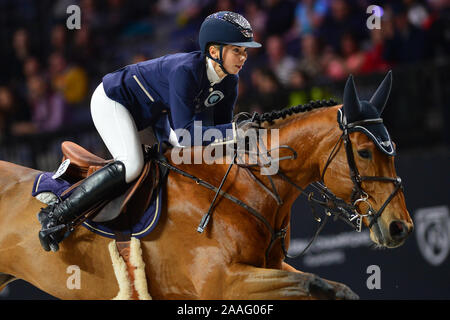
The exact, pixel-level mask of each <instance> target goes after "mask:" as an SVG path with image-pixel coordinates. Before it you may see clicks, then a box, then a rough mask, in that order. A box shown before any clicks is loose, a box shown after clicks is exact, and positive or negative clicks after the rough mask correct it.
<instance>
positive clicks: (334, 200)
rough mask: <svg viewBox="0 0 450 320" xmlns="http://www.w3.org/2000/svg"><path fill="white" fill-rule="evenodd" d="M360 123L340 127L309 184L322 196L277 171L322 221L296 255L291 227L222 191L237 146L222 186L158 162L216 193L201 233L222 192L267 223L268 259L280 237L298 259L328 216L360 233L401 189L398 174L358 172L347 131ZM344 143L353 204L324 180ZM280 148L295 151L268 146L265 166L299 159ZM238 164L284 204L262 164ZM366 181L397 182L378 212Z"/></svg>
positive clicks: (200, 228)
mask: <svg viewBox="0 0 450 320" xmlns="http://www.w3.org/2000/svg"><path fill="white" fill-rule="evenodd" d="M255 115H256V113H255V114H254V115H253V117H252V122H253V121H254V119H255ZM380 120H381V119H368V120H363V121H364V122H365V123H379V121H380ZM359 122H360V121H358V123H357V122H354V123H350V124H345V125H343V128H341V129H342V130H343V132H342V134H341V136H340V137H339V139H338V141H337V142H336V144H335V145H334V147H333V148H332V150H331V152H330V154H329V156H328V159H327V161H326V163H325V165H324V168H323V171H322V173H321V175H320V181H318V182H313V183H311V184H310V186H311V187H312V188H313V189H315V191H317V192H318V193H319V194H320V197H321V199H317V198H315V197H314V191H313V192H309V193H307V192H306V191H305V189H303V188H302V187H300V186H299V185H297V184H296V183H295V182H294V181H292V180H291V179H290V178H289V177H288V176H286V175H285V174H284V173H283V172H282V171H281V170H278V171H277V173H276V175H277V176H279V177H280V178H281V179H282V180H284V181H285V182H287V183H289V184H290V185H291V186H293V187H294V188H295V189H297V190H298V191H300V194H301V195H302V196H304V197H306V199H307V201H308V202H309V204H310V208H311V212H312V213H313V215H314V218H315V220H316V221H317V222H319V223H320V222H321V223H320V224H319V225H318V227H317V230H316V232H315V233H314V235H313V237H312V238H311V240H310V241H309V243H308V244H307V246H306V247H305V248H304V249H303V250H302V251H301V252H300V253H299V254H297V255H291V254H289V253H288V251H287V249H286V247H285V238H286V235H287V229H288V226H286V227H284V228H281V229H280V230H275V229H274V228H273V227H272V225H271V224H270V223H269V222H268V221H267V219H266V218H265V217H264V216H263V215H262V214H261V213H260V212H258V210H256V209H254V208H253V207H251V206H249V205H248V204H246V203H245V202H243V201H242V200H240V199H238V198H236V197H234V196H232V195H230V194H229V193H227V192H224V191H222V187H223V185H224V183H225V181H226V179H227V177H228V175H229V173H230V171H231V168H232V167H233V165H235V164H237V163H236V159H237V156H238V150H237V148H235V149H234V154H233V158H232V161H231V163H230V165H229V166H228V169H227V171H226V173H225V175H224V177H223V178H222V180H221V183H220V185H219V187H215V186H213V185H212V184H210V183H209V182H207V181H204V180H202V179H200V178H198V177H196V176H194V175H191V174H190V173H187V172H186V171H184V170H182V169H180V168H177V167H176V166H174V165H171V164H170V163H168V162H167V161H166V160H164V159H161V158H158V159H155V161H156V162H157V163H158V164H160V165H161V166H164V167H166V168H167V169H169V170H172V171H174V172H176V173H178V174H180V175H182V176H184V177H186V178H189V179H191V180H193V181H194V182H195V183H196V184H198V185H201V186H203V187H205V188H207V189H210V190H212V191H214V192H215V195H214V198H213V200H212V202H211V204H210V206H209V209H208V211H207V212H206V214H205V215H204V216H203V217H202V219H201V221H200V224H199V226H198V228H197V231H198V232H199V233H202V232H203V231H204V230H205V228H206V226H207V225H208V222H209V220H210V217H211V215H212V213H213V211H214V204H215V202H216V200H217V197H218V196H219V195H220V196H223V197H225V198H227V199H228V200H230V201H232V202H234V203H235V204H237V205H239V206H241V207H242V208H244V209H245V210H246V211H247V212H249V213H250V214H252V215H253V216H254V217H255V218H257V219H258V220H259V221H260V222H261V223H262V224H263V225H264V226H265V228H266V229H267V230H268V231H269V233H270V235H271V240H270V243H269V246H268V247H267V249H266V252H265V257H266V261H267V259H268V255H269V253H270V250H271V249H272V247H273V246H274V244H275V241H277V240H278V239H281V248H282V250H283V254H284V255H285V256H286V257H288V258H297V257H299V256H301V255H303V254H305V252H306V251H307V250H308V249H309V248H310V246H311V245H312V243H313V242H314V241H315V240H316V239H317V237H318V235H319V233H320V232H321V231H322V230H323V228H324V226H325V224H326V223H327V221H328V218H329V217H330V216H332V215H333V216H334V219H335V220H336V219H340V220H342V221H344V222H345V223H347V224H349V225H350V226H351V227H352V228H354V229H355V230H356V231H357V232H361V228H362V218H363V217H368V218H370V223H369V228H371V227H372V226H373V224H374V223H376V222H377V219H378V218H379V217H380V216H381V214H382V213H383V211H384V209H385V208H386V206H387V205H388V204H389V202H390V201H391V200H392V199H393V198H394V196H395V195H396V194H397V193H398V191H399V190H400V189H401V188H402V183H401V179H400V178H399V177H395V178H391V177H382V176H361V175H360V174H359V171H358V169H357V166H356V162H355V159H354V155H353V148H352V145H351V141H350V137H349V132H348V129H349V128H351V127H353V126H355V125H358V124H360V123H359ZM259 128H260V127H259ZM342 142H343V143H344V146H345V151H346V155H347V162H348V166H349V170H350V179H351V181H352V183H353V191H352V196H351V202H352V203H347V202H346V201H345V200H343V199H341V198H339V197H337V196H336V195H335V194H334V193H333V192H332V191H330V190H329V189H328V188H327V187H326V186H325V183H324V177H325V173H326V170H327V168H328V167H329V165H330V163H331V162H332V161H333V159H334V158H335V156H336V155H337V153H338V152H339V150H340V148H341V147H342ZM256 147H257V155H258V156H261V155H262V154H261V153H260V150H259V146H258V145H257V146H256ZM264 148H265V146H264ZM277 149H289V150H291V151H292V155H289V156H284V157H281V158H278V159H272V157H271V156H270V152H271V151H273V150H274V149H270V150H266V148H265V150H266V152H267V154H268V155H269V159H270V161H269V163H265V164H263V166H265V165H267V164H271V163H272V162H274V161H278V162H279V161H283V160H293V159H296V158H297V152H296V151H295V150H294V149H292V148H291V147H289V146H285V145H283V146H279V147H277ZM246 152H248V151H246ZM237 165H238V166H239V167H241V168H244V169H245V170H246V172H247V173H248V174H249V176H250V177H251V179H253V181H255V182H256V183H257V184H258V185H259V186H260V187H262V189H263V190H264V191H265V192H267V193H268V194H269V195H270V196H271V197H272V198H273V199H274V200H275V201H276V203H277V205H278V207H281V206H282V205H283V203H284V202H283V199H282V198H281V197H280V195H279V193H278V190H277V189H276V186H275V183H274V182H273V179H272V177H271V176H270V175H268V176H267V178H268V180H269V183H270V187H267V186H266V185H265V184H264V183H263V182H262V181H261V180H260V179H258V177H257V176H256V175H255V174H254V173H253V171H252V170H251V169H252V168H255V167H258V168H261V167H262V166H261V165H260V164H256V165H247V164H237ZM363 181H383V182H392V183H394V185H395V188H394V191H393V192H392V193H391V194H390V195H389V197H388V198H387V199H386V201H385V202H384V203H383V205H382V206H381V208H380V209H379V210H378V211H375V210H374V209H373V208H372V206H371V205H370V204H369V202H368V195H367V193H366V192H365V191H364V190H363V188H362V186H361V183H362V182H363ZM361 202H364V203H366V204H367V205H368V210H367V212H366V213H360V212H359V211H358V207H357V205H358V204H359V203H361ZM314 204H316V205H318V206H320V207H322V208H323V209H324V212H325V218H324V219H323V220H322V219H321V218H320V217H318V216H317V215H316V212H315V209H314Z"/></svg>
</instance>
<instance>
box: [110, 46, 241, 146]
mask: <svg viewBox="0 0 450 320" xmlns="http://www.w3.org/2000/svg"><path fill="white" fill-rule="evenodd" d="M238 79H239V78H238V76H237V75H227V76H226V77H225V78H224V79H223V80H222V81H221V82H219V83H216V84H215V85H214V86H211V83H210V82H209V80H208V77H207V75H206V60H205V55H204V54H202V53H201V52H200V51H194V52H189V53H176V54H169V55H165V56H162V57H160V58H156V59H151V60H147V61H143V62H139V63H136V64H131V65H127V66H125V67H123V68H121V69H119V70H116V71H114V72H112V73H109V74H107V75H105V76H104V77H103V86H104V89H105V92H106V95H107V96H108V97H109V98H111V99H112V100H115V101H117V102H119V103H121V104H122V105H124V106H125V107H126V108H127V109H128V110H129V111H130V113H131V115H132V117H133V119H134V120H135V122H136V126H137V129H138V130H143V129H145V128H147V127H149V126H152V127H153V129H154V132H155V135H156V137H157V139H158V141H159V142H162V141H168V137H169V134H170V129H171V128H172V129H173V130H176V129H180V128H183V129H186V130H188V131H189V132H190V135H191V143H190V145H194V121H202V127H201V132H202V136H203V133H204V132H205V130H207V129H210V128H215V129H218V130H220V132H221V133H222V137H223V138H225V137H226V136H227V132H226V131H227V129H231V128H232V126H231V121H232V118H233V108H234V105H235V103H236V99H237V94H238ZM196 131H197V132H198V131H199V128H196ZM175 132H176V131H175ZM215 138H217V137H212V138H211V139H210V140H208V141H204V142H202V144H203V145H207V144H209V143H211V142H212V141H214V139H215ZM200 141H201V140H200ZM180 143H181V144H182V145H188V143H186V142H185V143H183V141H181V142H180Z"/></svg>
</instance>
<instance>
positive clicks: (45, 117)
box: [13, 75, 68, 135]
mask: <svg viewBox="0 0 450 320" xmlns="http://www.w3.org/2000/svg"><path fill="white" fill-rule="evenodd" d="M27 85H28V90H29V104H30V107H31V110H30V111H31V122H19V123H17V124H16V125H15V126H14V129H13V133H14V134H15V135H27V134H34V133H39V132H49V131H55V130H58V129H61V128H63V126H64V125H66V124H67V122H66V120H67V115H68V114H67V113H68V109H67V107H66V104H65V102H64V99H63V97H62V95H61V94H60V93H58V92H54V91H53V90H51V88H50V86H49V85H48V83H47V82H46V81H45V78H44V77H42V76H39V75H34V76H31V77H30V78H29V79H28V80H27Z"/></svg>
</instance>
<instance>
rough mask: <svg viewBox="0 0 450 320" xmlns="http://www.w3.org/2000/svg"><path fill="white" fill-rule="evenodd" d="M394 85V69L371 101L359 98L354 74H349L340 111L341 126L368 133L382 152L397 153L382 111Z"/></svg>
mask: <svg viewBox="0 0 450 320" xmlns="http://www.w3.org/2000/svg"><path fill="white" fill-rule="evenodd" d="M391 87H392V71H389V73H388V74H387V75H386V77H385V78H384V80H383V82H382V83H381V84H380V86H379V87H378V89H377V91H375V93H374V94H373V96H372V98H371V99H370V101H365V100H361V101H360V100H359V98H358V95H357V93H356V87H355V82H354V81H353V76H351V75H350V76H349V77H348V79H347V83H346V84H345V89H344V105H343V106H342V108H341V109H339V112H338V122H339V127H340V128H341V129H342V130H344V129H345V128H346V129H347V130H348V132H349V133H350V132H355V131H360V132H362V133H364V134H366V135H367V136H368V137H369V138H370V139H371V140H372V141H373V142H374V143H375V145H376V146H377V147H378V149H380V150H381V151H382V152H384V153H386V154H387V155H389V156H394V155H395V149H394V146H393V144H392V140H391V137H390V136H389V133H388V131H387V129H386V127H385V126H384V124H383V120H382V119H381V113H382V112H383V109H384V107H385V106H386V102H387V99H388V98H389V93H390V92H391Z"/></svg>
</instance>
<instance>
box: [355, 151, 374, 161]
mask: <svg viewBox="0 0 450 320" xmlns="http://www.w3.org/2000/svg"><path fill="white" fill-rule="evenodd" d="M358 154H359V156H360V157H361V158H364V159H371V158H372V153H371V152H370V151H369V150H367V149H363V150H358Z"/></svg>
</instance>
